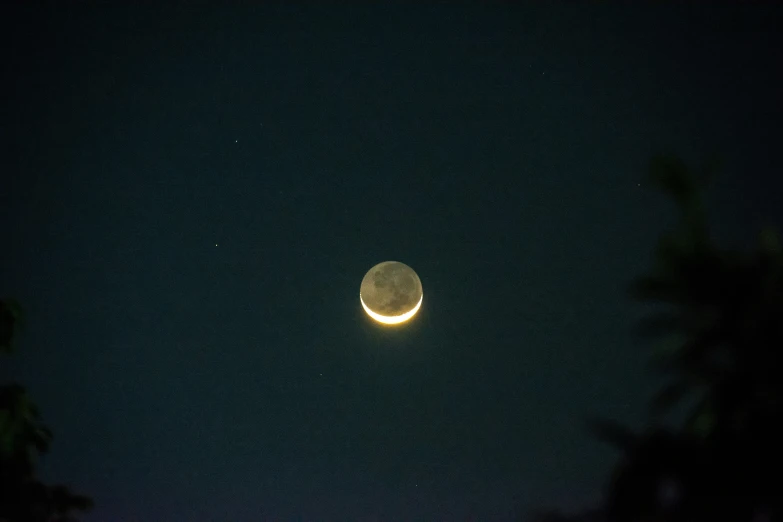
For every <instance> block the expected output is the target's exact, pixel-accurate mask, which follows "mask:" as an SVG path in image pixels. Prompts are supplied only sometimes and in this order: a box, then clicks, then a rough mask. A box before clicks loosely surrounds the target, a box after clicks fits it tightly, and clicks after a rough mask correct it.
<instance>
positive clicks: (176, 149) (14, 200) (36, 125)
mask: <svg viewBox="0 0 783 522" xmlns="http://www.w3.org/2000/svg"><path fill="white" fill-rule="evenodd" d="M31 4H32V3H25V5H27V6H28V7H21V4H18V5H16V7H11V6H10V4H8V3H6V4H4V6H3V7H2V12H0V20H2V22H0V24H2V33H3V36H2V39H3V49H4V53H3V60H2V65H0V67H1V68H2V69H1V70H2V87H0V89H1V90H0V94H2V99H1V101H0V109H1V110H2V118H1V124H2V133H3V134H2V144H1V145H0V147H2V149H1V150H2V155H1V157H0V176H2V178H1V179H2V185H1V186H0V227H1V229H2V233H3V241H2V245H1V246H0V248H2V252H0V255H1V257H0V296H11V297H15V298H16V299H18V300H19V301H20V302H21V303H22V305H23V306H24V308H25V309H26V313H27V324H26V329H25V331H24V333H23V336H22V338H21V342H20V344H19V351H18V353H17V354H15V355H14V357H13V358H12V360H10V361H6V362H4V363H3V368H2V370H0V377H2V379H3V380H6V381H7V380H10V379H16V380H18V381H20V382H21V383H23V384H24V385H25V386H26V387H27V388H28V389H29V391H30V394H31V396H32V397H33V399H34V400H35V401H36V402H37V404H38V405H39V407H40V409H41V413H42V416H43V419H44V421H45V422H46V424H48V425H49V426H50V427H51V428H52V430H53V432H54V442H53V445H52V449H51V453H50V455H48V456H47V457H46V458H45V459H44V460H43V461H42V463H41V467H40V475H41V477H42V478H43V479H44V480H46V481H49V482H65V483H67V484H69V485H70V486H72V487H73V488H74V489H75V490H76V491H78V492H82V493H85V494H88V495H90V496H92V497H93V498H94V499H95V502H96V508H95V509H94V510H93V512H92V513H91V514H89V515H87V516H85V517H84V520H85V521H88V522H97V521H110V522H114V521H116V522H122V521H128V522H130V521H138V522H164V521H166V522H169V521H193V522H202V521H203V522H254V521H260V520H308V521H310V520H313V521H318V520H324V521H326V520H329V521H331V520H335V521H336V520H367V521H370V520H377V521H381V520H429V521H434V520H466V519H470V518H471V517H472V518H473V519H474V520H483V521H492V520H513V519H515V517H522V516H523V515H524V514H525V513H526V512H527V511H528V510H530V509H533V508H536V507H541V506H557V507H562V508H566V509H568V508H577V507H581V506H586V505H588V504H589V503H591V502H594V501H596V500H597V499H598V498H599V495H600V493H601V491H602V488H603V486H604V484H605V480H606V479H607V478H608V472H609V470H610V468H611V466H612V464H613V463H614V462H615V456H616V455H615V453H614V451H613V450H612V449H611V448H609V447H606V446H604V445H603V444H602V443H600V442H598V441H596V440H594V439H593V438H591V436H590V435H589V434H588V433H587V432H586V431H585V430H584V429H583V425H582V421H583V419H584V418H585V417H586V416H588V415H591V414H601V415H605V416H608V417H611V418H615V419H618V420H621V421H624V422H627V423H629V424H631V425H633V426H641V424H642V422H643V421H644V419H645V412H644V406H645V401H646V398H647V397H648V396H649V394H650V392H651V391H652V390H653V389H654V387H655V385H656V381H654V380H653V379H652V377H650V376H647V374H645V373H644V372H645V361H646V360H647V355H648V353H649V352H648V350H647V349H646V346H645V345H643V344H641V343H640V342H639V341H638V340H636V339H634V337H633V335H632V331H631V329H632V326H633V324H634V321H635V320H636V319H637V318H638V317H639V316H640V314H641V313H642V312H643V311H644V310H643V308H642V307H640V306H637V305H635V304H634V303H632V302H631V301H629V300H628V298H627V297H626V294H625V289H626V285H627V284H628V282H629V281H630V280H631V279H632V278H633V277H634V276H637V275H640V274H641V273H642V272H643V271H645V270H646V269H647V268H648V267H650V266H651V252H652V249H653V247H654V244H655V241H656V239H657V237H658V235H659V233H661V232H662V231H664V230H665V229H666V228H667V227H668V226H669V225H671V224H672V223H673V221H674V218H675V214H674V212H673V209H672V206H671V205H670V204H669V202H668V201H666V200H665V199H664V198H663V197H662V196H659V195H658V194H656V193H654V192H652V191H651V190H649V188H648V187H646V186H645V179H646V178H645V176H646V168H647V165H648V163H649V160H650V159H651V157H652V156H653V155H654V154H656V153H661V152H664V153H665V152H671V153H675V154H678V155H680V156H682V157H683V158H684V159H685V160H686V161H688V162H689V163H691V164H692V165H693V166H699V165H700V164H702V162H703V160H706V159H709V158H711V157H713V156H715V155H717V157H718V158H719V159H720V160H722V162H723V167H722V170H721V174H720V175H719V177H718V178H717V180H716V182H715V185H714V188H713V190H712V191H711V193H710V198H711V199H710V202H711V207H710V208H711V211H712V215H713V218H714V220H713V223H714V224H715V226H716V234H717V235H719V236H721V237H722V238H724V239H725V240H726V241H727V242H729V243H731V242H734V243H736V244H742V243H743V242H749V241H750V240H752V236H750V235H749V234H750V233H751V232H754V231H755V230H757V229H758V228H759V226H760V225H761V224H763V223H764V222H769V221H774V220H778V222H779V223H780V222H783V220H781V219H780V216H781V213H780V211H779V210H776V205H779V204H781V202H782V201H783V195H781V194H783V183H781V181H780V179H779V178H778V177H776V174H777V173H781V172H783V156H781V155H780V154H779V151H780V143H781V138H782V137H783V133H781V131H780V122H781V119H782V118H781V117H782V116H783V103H782V102H781V98H782V96H781V92H783V75H782V74H781V72H780V68H781V65H780V63H781V62H780V56H781V54H780V51H781V49H783V36H781V27H783V23H782V22H781V21H782V20H783V8H779V7H776V6H774V5H773V4H772V3H769V4H762V3H758V2H748V3H747V4H753V5H748V6H746V7H720V8H718V7H715V4H713V3H708V2H701V3H700V4H701V6H702V7H697V4H688V5H679V6H678V7H675V6H674V3H670V4H667V5H663V4H664V3H661V5H657V6H652V5H647V6H641V5H639V4H637V3H635V2H634V3H625V7H619V4H617V5H614V6H612V5H610V4H608V3H605V2H583V3H581V4H579V5H577V4H576V3H564V4H556V3H546V5H544V3H543V2H542V3H539V4H537V5H535V6H534V5H532V4H531V5H528V6H507V5H504V4H501V3H495V4H485V5H481V4H465V3H462V4H459V7H458V6H456V4H455V5H453V6H448V5H446V4H440V6H439V7H434V6H428V7H417V6H415V5H414V4H399V3H398V4H394V5H391V4H389V5H386V6H376V7H368V6H364V7H359V6H358V4H356V5H348V4H341V6H337V4H334V5H329V6H327V5H319V4H309V5H305V4H299V5H294V4H285V5H283V4H277V5H275V4H264V5H261V4H259V5H256V6H254V7H251V6H249V4H245V5H244V6H239V5H238V4H236V3H234V4H233V6H232V7H226V6H222V7H204V6H203V5H202V6H200V7H196V6H195V4H191V3H180V5H179V6H178V7H174V6H173V4H171V5H170V6H168V7H164V6H163V5H162V3H160V2H157V3H155V2H148V3H146V4H145V5H146V7H130V6H125V7H102V8H94V7H85V6H86V5H87V4H85V3H79V5H81V7H78V8H77V7H64V6H61V7H55V6H54V4H37V5H39V7H32V6H31ZM41 6H46V7H41ZM704 6H712V7H704ZM385 260H396V261H401V262H403V263H406V264H408V265H410V266H411V267H412V268H413V269H414V270H416V272H417V273H418V275H419V277H420V278H421V281H422V284H423V288H424V304H423V306H422V308H421V310H420V312H419V313H418V315H417V316H416V317H415V318H414V319H413V320H412V321H411V322H410V323H408V324H406V325H405V326H404V327H402V328H395V329H392V330H390V329H388V328H383V327H380V326H378V325H377V324H376V323H374V322H372V321H371V320H370V319H369V318H368V317H367V315H366V314H365V313H364V311H363V310H362V308H361V305H360V302H359V285H360V283H361V280H362V278H363V277H364V274H365V272H366V271H367V270H369V268H370V267H372V266H373V265H375V264H376V263H379V262H381V261H385Z"/></svg>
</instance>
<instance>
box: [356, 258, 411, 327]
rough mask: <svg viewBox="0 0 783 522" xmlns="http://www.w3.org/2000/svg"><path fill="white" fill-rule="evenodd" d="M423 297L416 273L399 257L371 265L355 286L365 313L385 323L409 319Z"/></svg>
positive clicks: (396, 322)
mask: <svg viewBox="0 0 783 522" xmlns="http://www.w3.org/2000/svg"><path fill="white" fill-rule="evenodd" d="M423 300H424V292H423V291H422V287H421V280H420V279H419V276H418V275H417V274H416V272H414V270H413V269H412V268H411V267H409V266H408V265H406V264H405V263H400V262H399V261H384V262H383V263H378V264H377V265H375V266H374V267H372V268H371V269H370V270H369V271H368V272H367V274H365V276H364V279H362V285H361V288H360V290H359V301H361V303H362V308H364V311H365V312H367V315H369V316H370V317H372V318H373V319H374V320H376V321H378V322H379V323H383V324H387V325H395V324H400V323H404V322H406V321H408V320H409V319H411V318H412V317H413V316H414V315H416V312H418V311H419V308H421V303H422V302H423Z"/></svg>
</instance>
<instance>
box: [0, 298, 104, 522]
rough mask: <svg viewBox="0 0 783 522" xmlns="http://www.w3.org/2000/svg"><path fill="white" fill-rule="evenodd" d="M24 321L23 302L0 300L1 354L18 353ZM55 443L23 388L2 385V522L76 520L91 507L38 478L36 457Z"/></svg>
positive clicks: (87, 501) (86, 500)
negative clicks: (16, 342) (16, 344)
mask: <svg viewBox="0 0 783 522" xmlns="http://www.w3.org/2000/svg"><path fill="white" fill-rule="evenodd" d="M21 319H22V313H21V307H20V306H19V305H18V303H16V302H14V301H11V300H0V352H4V353H6V354H10V353H12V352H13V349H14V340H15V338H16V337H17V334H18V331H19V325H20V324H21V323H20V322H21ZM51 440H52V432H51V430H49V428H47V427H46V426H45V425H44V424H43V423H42V421H41V418H40V415H39V413H38V408H37V407H36V406H35V404H34V403H33V402H32V401H31V400H30V398H29V396H28V394H27V392H26V391H25V389H24V387H22V386H21V385H19V384H17V383H11V384H7V385H3V386H0V522H73V521H75V520H76V519H74V518H73V516H72V513H73V512H74V511H85V510H88V509H90V508H91V507H92V504H93V502H92V500H91V499H90V498H88V497H85V496H82V495H76V494H74V493H73V492H71V491H70V489H68V487H66V486H63V485H54V486H47V485H45V484H43V483H42V482H41V481H39V480H37V479H36V478H35V460H36V457H37V456H38V455H43V454H45V453H47V452H48V451H49V445H50V443H51Z"/></svg>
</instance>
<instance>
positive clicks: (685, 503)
mask: <svg viewBox="0 0 783 522" xmlns="http://www.w3.org/2000/svg"><path fill="white" fill-rule="evenodd" d="M650 181H651V183H652V184H653V185H654V186H655V187H656V188H657V189H659V190H660V191H662V192H663V193H664V194H666V195H667V196H669V197H670V198H671V199H673V200H674V203H675V204H676V207H677V209H678V211H679V216H680V219H679V221H678V222H677V224H676V226H675V227H674V229H673V230H672V231H670V232H668V233H667V234H664V235H663V236H662V237H661V239H660V241H659V242H658V245H657V248H656V250H655V259H654V265H653V269H652V270H651V271H650V273H648V274H645V275H643V276H641V277H639V278H637V279H636V280H634V281H633V282H632V284H631V288H630V293H631V296H632V297H633V298H634V299H636V300H638V301H641V302H644V303H647V304H652V305H656V307H657V311H656V312H655V313H653V314H650V315H649V316H648V317H646V318H644V319H643V320H642V321H641V322H640V323H639V324H638V325H637V332H638V333H639V335H640V336H641V337H642V338H644V339H647V340H654V341H656V345H655V346H656V348H657V350H656V351H655V356H654V358H653V363H652V367H653V369H655V371H657V372H659V373H660V374H661V375H662V376H664V377H666V378H667V379H668V382H667V384H666V385H665V386H664V387H663V388H662V389H660V390H659V391H658V393H657V394H656V395H655V396H654V397H653V399H652V401H651V404H650V422H649V426H648V428H646V429H645V430H644V431H643V433H641V434H636V433H634V432H632V431H631V430H629V429H627V428H625V427H624V426H622V425H620V424H618V423H615V422H613V421H610V420H606V419H592V420H590V421H589V422H588V426H589V429H590V430H591V431H592V432H593V433H594V434H595V435H597V436H598V437H599V438H601V439H602V440H604V441H606V442H608V443H610V444H612V445H613V446H615V447H616V448H617V449H618V450H620V451H621V455H622V456H621V458H620V461H619V462H618V464H617V465H616V467H615V469H614V472H613V474H612V477H611V478H610V480H609V483H608V488H607V491H606V495H605V498H604V501H603V505H602V506H601V507H600V508H599V509H597V510H595V511H592V512H591V513H601V514H602V517H604V519H605V520H608V521H618V522H619V521H623V522H629V521H642V520H644V521H648V520H655V521H702V520H703V521H706V520H710V521H715V520H717V521H720V520H727V521H728V520H731V521H754V520H777V519H779V518H780V516H781V514H783V509H782V508H783V506H782V505H781V503H782V501H783V500H782V499H783V488H782V487H781V486H780V485H779V483H780V480H779V478H777V477H778V475H779V472H780V470H781V465H783V452H782V451H781V448H782V447H783V446H782V445H783V429H782V428H781V427H782V426H783V365H781V361H782V360H783V359H782V357H783V355H781V349H782V348H783V248H781V243H780V240H779V238H778V235H777V234H776V233H775V232H774V231H773V230H772V229H766V230H764V231H762V233H761V235H760V237H759V241H758V245H757V247H756V248H755V249H754V250H753V251H752V252H750V253H742V252H737V251H733V250H725V249H720V248H718V247H717V246H716V245H714V243H713V241H712V239H711V237H710V233H709V229H708V226H707V219H706V213H705V210H704V203H703V201H702V197H701V195H702V191H703V188H704V187H705V185H706V183H707V182H708V181H709V175H708V172H707V171H705V172H702V173H700V174H699V175H694V174H693V173H692V172H690V171H689V170H688V169H687V167H686V166H685V164H684V163H683V162H682V161H680V160H678V159H676V158H670V157H659V158H655V159H654V160H653V161H652V163H651V168H650ZM688 405H690V407H689V408H688V409H687V411H686V413H687V415H686V417H685V419H684V421H683V422H682V424H681V425H680V426H677V427H676V428H664V427H663V424H664V423H663V416H664V415H665V414H667V413H669V412H670V411H671V410H672V409H673V408H675V407H683V406H688ZM548 516H555V517H557V516H559V517H561V518H552V519H547V517H548ZM584 516H585V514H577V515H558V514H557V513H549V514H546V513H544V514H539V515H537V516H535V517H534V518H535V519H536V520H538V521H539V522H544V521H545V520H561V521H565V520H570V521H572V522H573V521H576V520H583V519H584ZM580 517H581V518H580Z"/></svg>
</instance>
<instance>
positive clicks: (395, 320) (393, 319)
mask: <svg viewBox="0 0 783 522" xmlns="http://www.w3.org/2000/svg"><path fill="white" fill-rule="evenodd" d="M359 301H360V302H361V303H362V307H363V308H364V311H365V312H367V315H369V316H370V317H372V318H373V319H375V320H376V321H378V322H379V323H383V324H400V323H404V322H405V321H407V320H408V319H410V318H411V317H413V316H414V315H416V312H418V311H419V308H421V303H422V301H424V293H422V294H421V297H419V302H418V303H417V304H416V306H414V307H413V309H412V310H409V311H407V312H405V313H404V314H402V315H381V314H379V313H377V312H373V311H372V310H370V308H369V307H368V306H367V305H366V304H364V299H362V294H361V293H359Z"/></svg>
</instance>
